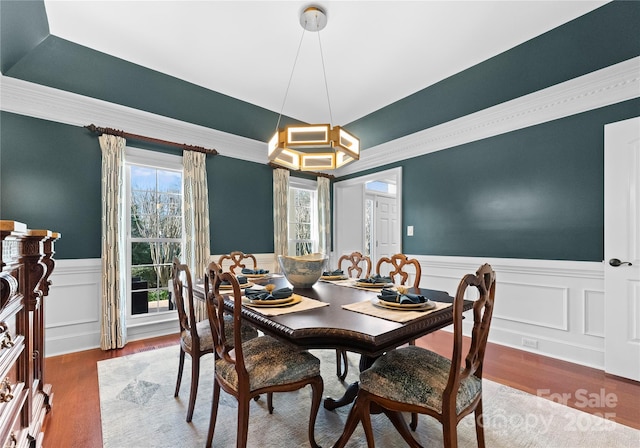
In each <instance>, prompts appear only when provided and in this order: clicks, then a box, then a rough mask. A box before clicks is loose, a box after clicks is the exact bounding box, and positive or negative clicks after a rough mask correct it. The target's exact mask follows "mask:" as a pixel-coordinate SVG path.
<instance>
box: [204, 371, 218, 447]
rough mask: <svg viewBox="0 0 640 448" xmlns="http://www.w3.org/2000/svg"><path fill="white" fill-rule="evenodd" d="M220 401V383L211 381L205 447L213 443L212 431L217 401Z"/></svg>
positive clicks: (216, 414)
mask: <svg viewBox="0 0 640 448" xmlns="http://www.w3.org/2000/svg"><path fill="white" fill-rule="evenodd" d="M219 401H220V384H219V383H218V381H217V380H214V381H213V399H212V400H211V416H210V417H209V432H208V433H207V444H206V448H211V444H212V443H213V431H214V430H215V429H216V419H217V418H218V402H219Z"/></svg>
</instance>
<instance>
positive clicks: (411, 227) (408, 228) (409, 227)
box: [407, 226, 413, 236]
mask: <svg viewBox="0 0 640 448" xmlns="http://www.w3.org/2000/svg"><path fill="white" fill-rule="evenodd" d="M407 236H413V226H407Z"/></svg>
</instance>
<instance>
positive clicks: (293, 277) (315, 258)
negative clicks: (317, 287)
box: [278, 253, 329, 288]
mask: <svg viewBox="0 0 640 448" xmlns="http://www.w3.org/2000/svg"><path fill="white" fill-rule="evenodd" d="M328 259H329V257H327V256H326V255H324V254H321V253H313V254H308V255H300V256H295V257H294V256H287V255H278V263H279V264H280V269H281V270H282V273H283V274H284V276H285V277H286V279H287V280H288V281H289V283H291V284H292V285H293V287H294V288H311V287H312V286H313V285H314V284H315V283H316V282H317V281H318V279H319V278H320V276H321V275H322V272H323V270H324V265H325V264H326V262H327V260H328Z"/></svg>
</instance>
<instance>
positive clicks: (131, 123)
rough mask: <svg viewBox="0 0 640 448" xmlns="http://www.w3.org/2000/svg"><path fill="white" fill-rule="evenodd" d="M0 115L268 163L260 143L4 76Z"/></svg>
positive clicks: (263, 146)
mask: <svg viewBox="0 0 640 448" xmlns="http://www.w3.org/2000/svg"><path fill="white" fill-rule="evenodd" d="M0 109H1V110H3V111H6V112H12V113H16V114H20V115H27V116H30V117H35V118H40V119H43V120H49V121H55V122H58V123H63V124H68V125H72V126H86V125H88V124H95V125H96V126H98V127H108V128H113V129H119V130H123V131H126V132H129V133H132V134H138V135H145V136H149V137H153V138H157V139H161V140H167V141H172V142H177V143H186V144H188V145H195V146H203V147H205V148H215V149H216V150H217V151H218V152H219V153H220V154H221V155H224V156H227V157H234V158H238V159H243V160H248V161H251V162H256V163H264V164H267V163H268V162H269V159H268V158H267V151H266V143H264V142H260V141H257V140H252V139H249V138H245V137H240V136H237V135H233V134H229V133H227V132H221V131H218V130H216V129H211V128H207V127H204V126H199V125H196V124H193V123H187V122H184V121H180V120H176V119H173V118H169V117H165V116H162V115H157V114H153V113H150V112H145V111H141V110H138V109H133V108H130V107H126V106H122V105H119V104H114V103H109V102H107V101H103V100H99V99H95V98H90V97H86V96H83V95H78V94H76V93H71V92H67V91H64V90H59V89H54V88H51V87H47V86H43V85H40V84H34V83H31V82H28V81H23V80H21V79H16V78H10V77H7V76H1V77H0Z"/></svg>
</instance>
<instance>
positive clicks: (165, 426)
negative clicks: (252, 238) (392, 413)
mask: <svg viewBox="0 0 640 448" xmlns="http://www.w3.org/2000/svg"><path fill="white" fill-rule="evenodd" d="M178 353H179V348H178V346H172V347H166V348H162V349H157V350H150V351H147V352H142V353H137V354H134V355H129V356H125V357H121V358H115V359H110V360H106V361H100V362H99V363H98V379H99V386H100V409H101V414H102V434H103V441H104V447H105V448H147V447H149V448H151V447H153V448H156V447H158V448H160V447H167V448H177V447H181V448H183V447H203V446H204V443H205V440H206V436H207V429H208V424H209V413H210V406H211V394H212V382H213V379H212V378H213V377H212V374H213V373H212V372H213V356H212V355H206V356H205V357H203V358H202V363H201V364H202V367H201V377H200V389H199V391H198V398H197V400H196V406H195V412H194V415H193V421H192V422H191V423H187V422H186V421H185V416H186V413H187V409H186V407H187V401H188V397H189V381H190V371H191V365H190V364H189V360H188V357H187V361H186V362H185V374H184V375H183V382H182V385H181V390H180V396H179V397H178V398H174V397H173V391H174V388H175V381H176V375H177V371H178ZM312 353H313V354H314V355H316V356H318V357H319V358H320V360H321V365H322V377H323V379H324V383H325V385H324V386H325V391H324V396H325V397H326V396H330V397H334V398H338V397H340V396H341V395H342V393H343V392H344V390H345V388H346V386H347V385H348V384H350V383H351V382H353V381H355V380H356V379H357V372H358V367H357V366H358V358H357V356H356V355H354V354H351V353H350V354H349V356H350V358H349V362H350V367H349V375H348V376H347V378H346V380H345V382H341V381H340V380H339V379H338V378H337V377H336V371H335V351H333V350H313V351H312ZM483 388H484V415H485V418H484V425H485V440H486V445H487V447H490V448H503V447H504V448H514V447H540V448H542V447H544V448H550V447H551V448H554V447H558V448H560V447H563V448H573V447H575V448H578V447H590V448H599V447H602V448H605V447H607V448H608V447H634V448H635V447H638V446H640V431H638V430H635V429H633V428H629V427H627V426H623V425H620V424H617V423H615V422H613V421H611V420H607V419H603V418H599V417H596V416H593V415H590V414H587V413H585V412H582V411H578V410H575V409H572V408H568V407H566V406H563V405H560V404H558V403H555V402H553V401H550V400H546V399H543V398H540V397H537V396H534V395H531V394H528V393H525V392H521V391H518V390H516V389H513V388H510V387H507V386H504V385H501V384H498V383H495V382H492V381H488V380H484V382H483ZM310 397H311V389H310V388H309V387H307V388H304V389H302V390H300V391H297V392H290V393H281V394H276V395H274V398H273V402H274V408H275V409H274V412H273V414H271V415H270V414H269V412H268V411H267V408H266V397H261V398H260V400H258V401H255V402H252V403H251V413H250V421H249V436H248V446H250V447H255V448H265V447H273V448H286V447H295V448H297V447H305V446H309V443H308V439H307V421H308V416H309V407H310V402H311V400H310ZM236 409H237V407H236V401H235V400H234V399H233V398H232V397H230V396H229V395H227V394H225V393H224V392H223V393H222V395H221V397H220V407H219V411H218V424H217V426H216V431H215V437H214V440H213V446H214V447H221V448H226V447H235V443H236V428H237V418H236ZM348 412H349V406H346V407H344V408H341V409H338V410H336V411H328V410H326V409H324V407H322V406H321V407H320V412H319V414H318V420H317V423H316V430H315V433H316V441H317V442H318V443H319V444H320V445H321V446H323V447H325V448H326V447H330V446H332V445H333V443H334V442H335V441H336V440H337V439H338V437H339V435H340V432H341V431H342V428H343V427H344V422H345V420H346V418H347V414H348ZM372 424H373V428H374V430H375V439H376V446H378V447H382V448H390V447H403V446H406V444H405V443H404V441H403V440H402V439H401V438H400V437H399V436H398V435H397V433H396V431H395V429H394V428H393V426H392V425H391V423H390V422H389V421H388V420H387V418H386V417H385V416H384V415H377V416H373V418H372ZM415 435H416V438H417V439H418V441H419V442H420V443H421V444H423V445H425V446H429V447H442V433H441V426H440V424H439V423H438V422H437V421H436V420H434V419H432V418H430V417H427V416H420V420H419V423H418V429H417V431H416V433H415ZM458 437H459V446H461V447H474V448H475V447H476V446H477V444H476V439H475V428H474V421H473V417H472V416H469V417H467V418H465V419H464V420H463V421H462V422H460V424H459V426H458ZM347 446H348V447H350V448H359V447H366V441H365V439H364V432H363V431H362V426H361V425H359V426H358V429H357V430H356V432H355V433H354V434H353V436H352V437H351V440H350V441H349V443H348V445H347Z"/></svg>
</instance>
